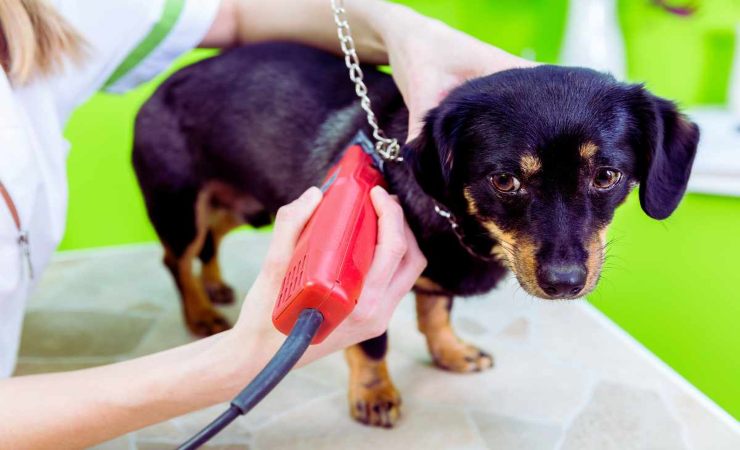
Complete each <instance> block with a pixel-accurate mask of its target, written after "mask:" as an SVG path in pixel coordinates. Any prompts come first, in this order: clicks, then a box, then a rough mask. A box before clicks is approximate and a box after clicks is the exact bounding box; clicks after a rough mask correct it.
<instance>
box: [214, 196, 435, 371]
mask: <svg viewBox="0 0 740 450" xmlns="http://www.w3.org/2000/svg"><path fill="white" fill-rule="evenodd" d="M370 197H371V199H372V202H373V206H374V207H375V211H376V212H377V214H378V243H377V245H376V248H375V255H374V257H373V261H372V263H371V266H370V270H369V272H368V274H367V276H366V278H365V285H364V287H363V290H362V293H361V295H360V298H359V299H358V302H357V306H356V307H355V309H354V310H353V312H352V313H351V314H350V316H349V317H348V318H347V319H345V321H344V322H342V323H341V324H340V325H339V326H338V327H337V328H336V329H335V330H334V331H333V332H332V333H331V334H330V335H329V336H328V337H327V338H326V339H325V340H324V342H322V343H321V344H318V345H314V346H311V347H310V348H309V350H308V351H307V352H306V354H305V355H304V357H303V358H302V359H301V360H300V362H299V365H304V364H307V363H309V362H311V361H313V360H316V359H318V358H320V357H322V356H325V355H327V354H329V353H333V352H335V351H337V350H341V349H343V348H346V347H348V346H350V345H353V344H356V343H358V342H361V341H363V340H366V339H369V338H371V337H374V336H377V335H379V334H381V333H383V332H384V331H385V329H386V327H387V325H388V322H389V321H390V318H391V315H392V314H393V311H394V310H395V308H396V306H397V305H398V303H399V302H400V300H401V298H402V297H403V296H404V295H405V294H406V293H407V292H409V290H410V289H411V288H412V286H413V284H414V282H415V281H416V280H417V278H418V277H419V275H420V274H421V272H422V270H423V269H424V267H425V266H426V259H425V258H424V256H423V255H422V253H421V251H420V250H419V247H418V245H417V243H416V239H415V238H414V235H413V234H412V233H411V230H410V229H409V227H408V225H407V224H406V222H405V220H404V218H403V210H402V209H401V207H400V205H399V204H398V202H397V201H395V200H394V199H393V198H392V197H391V196H390V195H389V194H388V193H387V192H386V191H385V190H384V189H383V188H380V187H376V188H374V189H373V190H372V191H371V193H370ZM320 201H321V191H319V190H318V189H317V188H311V189H309V190H307V191H306V192H305V193H304V194H303V195H302V196H301V197H299V198H298V199H297V200H295V201H294V202H293V203H290V204H288V205H286V206H284V207H282V208H281V209H280V210H279V211H278V214H277V217H276V219H275V228H274V233H273V238H272V242H271V244H270V248H269V250H268V252H267V256H266V258H265V262H264V264H263V266H262V270H261V271H260V273H259V275H258V276H257V279H256V281H255V282H254V284H253V285H252V288H251V289H250V290H249V293H248V294H247V297H246V299H245V300H244V305H243V306H242V311H241V314H240V316H239V320H238V321H237V323H236V325H235V326H234V328H233V329H232V330H231V331H229V332H228V333H229V334H230V335H229V337H228V338H226V339H224V340H223V342H225V343H226V345H225V351H230V352H232V354H233V355H234V356H233V358H234V360H235V361H237V362H238V363H239V365H242V366H243V367H250V368H251V367H254V366H255V361H256V360H257V361H264V362H265V363H266V362H267V360H268V359H269V358H270V357H271V356H272V355H273V354H274V353H275V351H277V349H278V347H279V346H280V345H281V344H282V342H283V341H284V340H285V336H284V335H282V334H281V333H279V332H278V331H277V330H275V328H274V326H273V324H272V320H271V317H272V309H273V307H274V304H275V301H276V300H277V296H278V293H279V292H280V287H281V284H282V280H283V277H284V276H285V273H286V272H287V270H288V266H289V264H290V260H291V257H292V256H293V251H294V250H295V246H296V243H297V241H298V238H299V236H300V234H301V231H302V230H303V228H304V226H305V225H306V223H307V222H308V220H309V219H310V217H311V215H312V214H313V212H314V210H315V209H316V207H317V206H318V204H319V202H320ZM235 349H237V350H235ZM234 352H236V353H234ZM249 372H250V371H249V370H245V371H243V373H249Z"/></svg>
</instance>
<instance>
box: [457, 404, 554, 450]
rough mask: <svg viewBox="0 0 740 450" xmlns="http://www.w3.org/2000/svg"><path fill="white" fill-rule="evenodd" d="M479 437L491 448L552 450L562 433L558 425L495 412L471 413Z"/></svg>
mask: <svg viewBox="0 0 740 450" xmlns="http://www.w3.org/2000/svg"><path fill="white" fill-rule="evenodd" d="M471 415H472V417H473V421H474V422H475V425H476V426H477V427H478V431H479V432H480V434H481V437H482V438H483V440H484V441H485V442H486V445H488V448H491V449H506V450H553V449H554V448H555V447H556V445H557V443H558V441H559V439H560V435H561V434H562V432H561V429H560V427H559V426H557V425H554V424H547V423H537V422H529V421H524V420H519V419H514V418H511V417H506V416H499V415H496V414H486V413H481V412H477V411H476V412H473V413H471Z"/></svg>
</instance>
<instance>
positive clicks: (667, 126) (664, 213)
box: [635, 86, 699, 220]
mask: <svg viewBox="0 0 740 450" xmlns="http://www.w3.org/2000/svg"><path fill="white" fill-rule="evenodd" d="M637 89H638V90H639V95H640V97H641V98H640V100H639V101H638V104H637V105H635V106H636V109H637V114H636V116H637V121H638V123H637V127H638V128H639V133H638V137H637V142H636V143H635V147H636V150H637V152H638V155H637V156H638V160H639V164H638V167H640V204H641V205H642V209H643V211H645V213H646V214H647V215H648V216H650V217H652V218H653V219H658V220H662V219H665V218H666V217H668V216H670V215H671V213H673V211H674V210H675V209H676V208H677V207H678V204H679V203H680V202H681V199H682V198H683V195H684V193H685V192H686V185H687V184H688V182H689V175H690V174H691V167H692V165H693V163H694V156H695V155H696V147H697V144H698V143H699V127H698V126H697V125H696V124H695V123H693V122H691V121H690V120H688V119H687V118H686V116H684V115H683V114H681V113H680V112H678V110H677V108H676V105H675V104H674V103H673V102H671V101H668V100H665V99H662V98H658V97H656V96H654V95H652V94H650V93H649V92H647V91H646V90H645V89H643V88H642V87H641V86H639V87H638V88H637Z"/></svg>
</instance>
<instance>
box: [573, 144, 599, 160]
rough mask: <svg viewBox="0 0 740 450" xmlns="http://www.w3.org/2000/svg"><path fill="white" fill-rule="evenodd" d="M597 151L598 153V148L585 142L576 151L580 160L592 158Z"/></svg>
mask: <svg viewBox="0 0 740 450" xmlns="http://www.w3.org/2000/svg"><path fill="white" fill-rule="evenodd" d="M597 151H599V147H597V146H596V144H594V143H593V142H586V143H585V144H583V145H581V147H580V148H579V149H578V153H580V155H581V158H583V159H591V158H593V156H594V155H595V154H596V152H597Z"/></svg>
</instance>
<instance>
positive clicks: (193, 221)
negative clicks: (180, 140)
mask: <svg viewBox="0 0 740 450" xmlns="http://www.w3.org/2000/svg"><path fill="white" fill-rule="evenodd" d="M157 200H158V201H157V202H156V205H157V206H156V207H155V209H154V210H152V211H151V213H152V214H151V217H152V219H153V220H152V222H153V223H154V226H155V228H156V229H157V233H158V234H159V236H160V239H161V240H162V243H163V244H164V247H165V255H164V263H165V266H167V268H168V269H169V270H170V272H171V273H172V277H173V278H174V280H175V284H176V285H177V288H178V290H179V292H180V298H181V300H182V307H183V314H184V316H185V322H186V324H187V326H188V328H189V329H190V331H191V332H193V333H194V334H196V335H198V336H210V335H212V334H216V333H219V332H221V331H224V330H226V329H228V328H229V324H228V322H227V321H226V319H224V317H223V316H222V315H221V314H220V313H219V312H218V311H217V310H216V309H215V308H214V307H213V305H212V304H211V301H210V300H209V299H208V296H207V295H206V292H205V289H204V288H203V284H202V283H201V280H200V279H199V278H197V277H196V276H195V275H194V273H193V262H194V261H195V258H197V257H198V255H199V254H200V253H201V252H202V250H203V245H204V242H205V240H206V236H207V232H208V228H207V226H206V225H207V223H206V220H205V219H206V217H205V214H204V212H205V211H204V208H205V207H206V200H207V199H205V198H204V196H203V195H192V194H188V193H185V192H178V193H177V194H173V195H172V196H171V197H170V198H159V199H157ZM158 218H159V219H161V220H157V219H158Z"/></svg>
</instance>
